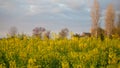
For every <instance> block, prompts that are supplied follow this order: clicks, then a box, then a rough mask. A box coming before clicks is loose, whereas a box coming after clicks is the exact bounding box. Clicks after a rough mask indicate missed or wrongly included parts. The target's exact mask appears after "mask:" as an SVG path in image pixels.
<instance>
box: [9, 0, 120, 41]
mask: <svg viewBox="0 0 120 68" xmlns="http://www.w3.org/2000/svg"><path fill="white" fill-rule="evenodd" d="M100 10H101V9H100V4H99V2H98V1H97V0H94V2H93V5H92V8H91V20H92V24H91V29H90V31H91V32H90V33H83V34H82V35H79V34H73V36H72V37H84V36H86V35H88V37H96V38H98V37H101V38H104V37H108V38H112V37H114V36H116V37H120V14H118V15H116V13H115V9H114V6H113V5H112V4H109V5H108V6H107V8H106V12H105V17H104V20H105V28H104V29H103V28H101V26H100V24H101V21H100V18H101V12H100ZM116 17H118V21H117V22H115V19H116ZM16 33H17V28H16V27H12V28H11V29H10V32H9V34H10V35H11V36H14V35H15V34H16ZM68 34H69V29H67V28H63V29H61V31H60V32H59V38H66V37H68ZM33 36H34V37H39V38H41V39H42V38H45V37H46V38H48V39H50V38H51V32H50V31H49V30H46V29H45V28H44V27H35V28H34V29H33Z"/></svg>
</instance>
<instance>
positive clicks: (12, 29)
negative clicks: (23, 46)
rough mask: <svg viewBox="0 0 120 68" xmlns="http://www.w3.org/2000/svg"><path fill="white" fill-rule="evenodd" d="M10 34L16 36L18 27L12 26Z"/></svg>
mask: <svg viewBox="0 0 120 68" xmlns="http://www.w3.org/2000/svg"><path fill="white" fill-rule="evenodd" d="M9 34H10V36H11V37H14V36H15V35H16V34H17V28H16V27H15V26H14V27H11V28H10V30H9Z"/></svg>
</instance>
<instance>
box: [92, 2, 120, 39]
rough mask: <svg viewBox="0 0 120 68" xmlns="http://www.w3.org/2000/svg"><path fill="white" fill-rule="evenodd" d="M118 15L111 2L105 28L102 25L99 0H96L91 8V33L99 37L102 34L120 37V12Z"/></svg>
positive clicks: (107, 11)
mask: <svg viewBox="0 0 120 68" xmlns="http://www.w3.org/2000/svg"><path fill="white" fill-rule="evenodd" d="M117 16H118V21H117V22H115V19H116V17H117ZM117 16H116V13H115V9H114V6H113V4H109V5H108V6H107V8H106V12H105V19H104V20H105V28H104V29H102V28H101V27H100V23H101V22H100V17H101V13H100V5H99V2H98V1H97V0H94V3H93V6H92V8H91V18H92V26H91V35H92V36H94V37H99V36H101V35H104V36H107V37H109V38H112V37H113V36H118V37H120V14H118V15H117Z"/></svg>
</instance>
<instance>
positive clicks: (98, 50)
mask: <svg viewBox="0 0 120 68" xmlns="http://www.w3.org/2000/svg"><path fill="white" fill-rule="evenodd" d="M0 68H120V39H108V38H105V40H104V41H101V40H100V39H96V38H79V39H78V38H72V39H69V40H68V39H55V40H48V39H46V40H40V39H38V38H32V37H29V38H28V37H24V38H23V39H21V38H17V37H16V38H9V39H2V40H0Z"/></svg>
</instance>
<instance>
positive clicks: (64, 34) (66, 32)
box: [59, 28, 69, 38]
mask: <svg viewBox="0 0 120 68" xmlns="http://www.w3.org/2000/svg"><path fill="white" fill-rule="evenodd" d="M68 34H69V30H68V29H67V28H64V29H62V30H61V31H60V32H59V36H60V38H66V37H67V36H68Z"/></svg>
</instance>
